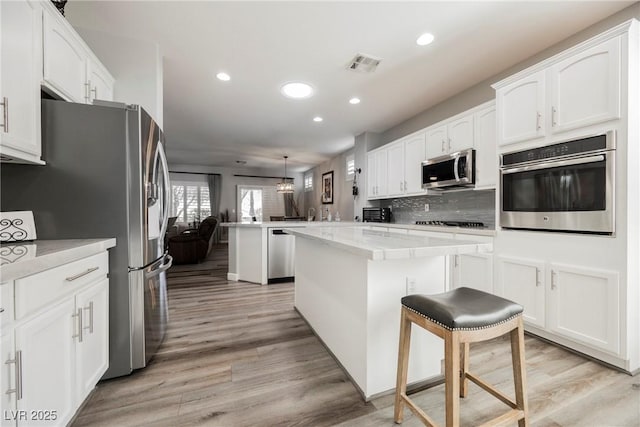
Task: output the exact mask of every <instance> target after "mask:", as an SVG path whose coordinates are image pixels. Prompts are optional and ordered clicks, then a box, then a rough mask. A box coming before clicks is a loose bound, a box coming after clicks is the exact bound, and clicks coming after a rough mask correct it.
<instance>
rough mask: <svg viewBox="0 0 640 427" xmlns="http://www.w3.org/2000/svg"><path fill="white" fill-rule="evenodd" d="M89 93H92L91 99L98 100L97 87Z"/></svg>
mask: <svg viewBox="0 0 640 427" xmlns="http://www.w3.org/2000/svg"><path fill="white" fill-rule="evenodd" d="M91 92H93V99H98V86H96V87H94V88H93V89H91Z"/></svg>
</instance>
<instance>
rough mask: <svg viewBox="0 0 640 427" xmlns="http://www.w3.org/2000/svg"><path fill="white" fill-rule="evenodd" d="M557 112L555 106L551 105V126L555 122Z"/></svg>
mask: <svg viewBox="0 0 640 427" xmlns="http://www.w3.org/2000/svg"><path fill="white" fill-rule="evenodd" d="M557 113H558V110H556V107H551V126H554V127H555V125H556V124H557V123H556V114H557Z"/></svg>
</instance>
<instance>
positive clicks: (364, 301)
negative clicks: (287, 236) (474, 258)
mask: <svg viewBox="0 0 640 427" xmlns="http://www.w3.org/2000/svg"><path fill="white" fill-rule="evenodd" d="M286 231H287V232H288V233H291V234H293V235H294V236H296V249H295V271H296V279H295V307H296V309H297V310H298V312H299V313H300V314H301V315H302V316H303V317H304V318H305V319H306V321H307V322H308V323H309V325H310V326H311V327H312V328H313V330H314V331H315V333H316V334H317V335H318V337H319V338H320V339H321V340H322V341H323V342H324V344H325V345H326V347H327V348H328V349H329V350H330V351H331V352H332V353H333V355H334V356H335V358H336V359H337V360H338V361H339V362H340V364H341V365H342V367H343V368H344V369H345V371H346V372H347V373H348V374H349V376H350V377H351V378H352V380H353V382H354V384H355V385H356V386H357V387H358V389H359V390H360V392H361V393H362V395H363V396H364V398H365V399H366V400H370V399H371V398H372V397H375V396H376V395H379V394H381V393H385V392H387V391H389V390H391V389H393V388H394V386H395V375H396V362H397V351H398V331H399V325H400V299H401V298H402V297H403V296H405V295H407V294H412V293H425V294H433V293H439V292H444V291H445V290H446V289H447V288H448V283H449V279H450V277H449V273H448V271H449V270H448V256H450V255H461V254H470V253H476V252H490V251H491V250H492V244H491V243H479V242H477V241H473V236H469V240H454V239H451V238H440V237H432V236H425V235H418V234H414V233H411V232H409V233H406V232H405V233H402V232H396V231H395V230H390V231H387V230H386V229H380V228H373V227H366V226H353V225H352V226H349V227H326V226H325V227H312V228H291V229H286ZM398 231H400V230H398ZM411 339H412V342H413V345H412V346H411V355H410V362H409V382H410V383H421V382H428V381H430V380H433V379H435V378H437V377H439V375H440V361H441V359H442V353H443V346H442V342H441V341H440V340H439V339H438V338H436V337H435V336H433V335H430V334H428V333H426V332H424V331H420V330H414V331H413V333H412V337H411Z"/></svg>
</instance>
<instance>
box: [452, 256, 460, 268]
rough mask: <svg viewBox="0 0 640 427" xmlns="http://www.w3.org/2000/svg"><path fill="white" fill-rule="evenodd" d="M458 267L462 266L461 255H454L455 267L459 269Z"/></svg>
mask: <svg viewBox="0 0 640 427" xmlns="http://www.w3.org/2000/svg"><path fill="white" fill-rule="evenodd" d="M458 265H460V255H454V257H453V266H454V267H457V266H458Z"/></svg>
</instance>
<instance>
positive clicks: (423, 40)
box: [416, 33, 434, 46]
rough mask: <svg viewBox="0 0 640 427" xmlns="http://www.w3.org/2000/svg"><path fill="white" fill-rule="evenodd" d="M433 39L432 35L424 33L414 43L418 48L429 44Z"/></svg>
mask: <svg viewBox="0 0 640 427" xmlns="http://www.w3.org/2000/svg"><path fill="white" fill-rule="evenodd" d="M433 39H434V37H433V34H431V33H424V34H423V35H421V36H420V37H418V40H416V43H417V44H419V45H420V46H426V45H428V44H430V43H431V42H432V41H433Z"/></svg>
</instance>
